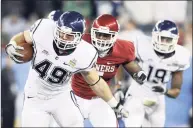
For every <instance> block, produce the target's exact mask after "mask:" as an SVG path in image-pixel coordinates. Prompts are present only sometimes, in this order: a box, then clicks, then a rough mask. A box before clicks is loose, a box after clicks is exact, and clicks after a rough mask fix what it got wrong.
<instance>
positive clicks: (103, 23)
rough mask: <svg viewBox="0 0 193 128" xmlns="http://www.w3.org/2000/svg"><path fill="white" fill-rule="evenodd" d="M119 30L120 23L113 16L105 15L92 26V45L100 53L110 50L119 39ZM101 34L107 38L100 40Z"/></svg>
mask: <svg viewBox="0 0 193 128" xmlns="http://www.w3.org/2000/svg"><path fill="white" fill-rule="evenodd" d="M119 28H120V27H119V23H118V21H117V20H116V18H115V17H113V16H112V15H109V14H103V15H101V16H99V17H98V18H96V19H95V20H94V22H93V24H92V28H91V38H92V44H93V45H94V46H95V47H96V48H97V50H98V51H99V52H104V51H108V50H110V48H111V47H112V46H113V45H114V43H115V41H116V39H117V35H118V32H119ZM100 34H103V36H106V37H107V38H106V39H105V37H104V38H99V36H100ZM105 34H106V35H105Z"/></svg>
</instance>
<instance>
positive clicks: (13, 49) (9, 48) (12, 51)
mask: <svg viewBox="0 0 193 128" xmlns="http://www.w3.org/2000/svg"><path fill="white" fill-rule="evenodd" d="M17 50H24V48H23V47H21V46H17V44H16V42H15V41H10V43H9V44H7V45H6V47H5V51H6V53H7V54H8V55H9V57H10V58H11V59H12V60H14V61H15V62H16V63H23V61H21V60H18V59H17V57H23V55H22V54H20V53H18V52H17Z"/></svg>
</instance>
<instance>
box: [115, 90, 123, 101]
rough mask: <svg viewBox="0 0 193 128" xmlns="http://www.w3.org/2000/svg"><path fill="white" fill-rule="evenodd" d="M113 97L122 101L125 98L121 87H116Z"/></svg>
mask: <svg viewBox="0 0 193 128" xmlns="http://www.w3.org/2000/svg"><path fill="white" fill-rule="evenodd" d="M114 97H115V99H116V100H117V102H121V101H124V99H125V96H124V93H123V91H122V90H121V89H117V90H116V91H115V93H114Z"/></svg>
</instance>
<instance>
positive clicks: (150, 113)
mask: <svg viewBox="0 0 193 128" xmlns="http://www.w3.org/2000/svg"><path fill="white" fill-rule="evenodd" d="M128 94H131V95H132V96H133V97H136V98H140V99H141V101H142V102H143V105H144V109H145V115H146V116H145V117H147V118H146V119H145V120H144V123H143V125H142V126H144V127H150V126H151V127H164V124H165V97H164V95H158V94H157V93H155V92H153V91H152V90H151V88H150V86H148V87H147V86H145V85H139V84H138V83H136V82H135V81H132V83H131V86H130V87H129V89H128V92H127V95H128ZM147 121H149V123H148V122H147ZM146 124H150V126H149V125H146Z"/></svg>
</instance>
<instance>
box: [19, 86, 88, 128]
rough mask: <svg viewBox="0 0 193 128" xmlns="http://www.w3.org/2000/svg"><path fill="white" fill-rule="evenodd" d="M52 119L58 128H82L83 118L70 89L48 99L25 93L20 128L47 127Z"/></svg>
mask: <svg viewBox="0 0 193 128" xmlns="http://www.w3.org/2000/svg"><path fill="white" fill-rule="evenodd" d="M52 117H53V118H54V119H55V121H56V122H57V123H58V125H59V126H60V127H84V124H83V122H84V118H83V116H82V115H81V112H80V110H79V108H78V105H77V103H76V101H75V99H74V94H73V93H71V91H70V89H68V90H65V91H64V92H62V93H60V94H57V95H55V96H52V97H49V98H47V97H45V96H42V97H40V96H32V95H29V94H27V93H25V100H24V106H23V111H22V127H49V126H50V123H51V121H52Z"/></svg>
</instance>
